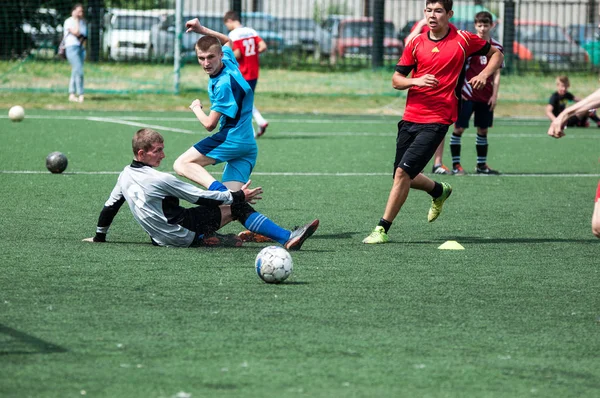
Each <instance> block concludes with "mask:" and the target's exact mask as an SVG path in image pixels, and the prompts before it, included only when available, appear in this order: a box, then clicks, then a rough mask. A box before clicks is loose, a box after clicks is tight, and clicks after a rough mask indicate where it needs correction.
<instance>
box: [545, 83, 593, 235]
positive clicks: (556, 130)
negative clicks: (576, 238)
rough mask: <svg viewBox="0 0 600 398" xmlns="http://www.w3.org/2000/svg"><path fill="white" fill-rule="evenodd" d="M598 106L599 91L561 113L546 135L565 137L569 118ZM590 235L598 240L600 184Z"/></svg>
mask: <svg viewBox="0 0 600 398" xmlns="http://www.w3.org/2000/svg"><path fill="white" fill-rule="evenodd" d="M599 106H600V89H599V90H596V91H594V92H593V93H591V94H590V95H588V96H587V97H585V98H584V99H582V100H581V101H579V102H577V103H576V104H573V105H571V106H570V107H568V108H566V109H565V110H564V111H562V112H561V113H560V114H559V115H558V116H557V117H556V119H554V120H553V121H552V123H551V124H550V128H549V129H548V135H549V136H551V137H554V138H561V137H564V136H565V132H564V129H565V126H566V125H567V122H568V121H569V119H570V118H572V117H573V116H577V115H584V114H586V113H587V112H588V111H589V110H590V109H594V108H597V107H599ZM592 233H593V234H594V235H595V236H597V237H598V238H600V183H599V184H598V188H597V190H596V200H595V204H594V214H593V215H592Z"/></svg>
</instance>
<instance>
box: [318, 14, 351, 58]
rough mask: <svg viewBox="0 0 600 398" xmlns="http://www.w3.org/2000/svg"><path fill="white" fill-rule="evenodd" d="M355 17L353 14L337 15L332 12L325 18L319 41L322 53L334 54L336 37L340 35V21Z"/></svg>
mask: <svg viewBox="0 0 600 398" xmlns="http://www.w3.org/2000/svg"><path fill="white" fill-rule="evenodd" d="M348 18H353V17H352V16H351V15H336V14H332V15H329V16H328V17H327V19H325V20H324V21H323V22H322V24H321V27H322V30H321V32H320V37H319V39H318V40H319V43H320V46H321V54H324V55H331V54H333V48H334V47H335V45H334V37H336V36H337V35H338V31H339V26H340V22H341V21H343V20H344V19H348Z"/></svg>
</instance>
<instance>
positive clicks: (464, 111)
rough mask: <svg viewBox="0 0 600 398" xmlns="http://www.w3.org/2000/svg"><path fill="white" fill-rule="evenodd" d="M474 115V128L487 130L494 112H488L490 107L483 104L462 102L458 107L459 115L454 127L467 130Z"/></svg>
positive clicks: (490, 125) (492, 120) (492, 119)
mask: <svg viewBox="0 0 600 398" xmlns="http://www.w3.org/2000/svg"><path fill="white" fill-rule="evenodd" d="M473 113H475V122H474V125H475V127H479V128H480V129H484V130H485V129H487V128H489V127H492V123H493V122H494V111H491V110H490V106H489V105H488V104H487V103H485V102H475V101H463V102H462V105H461V107H460V114H459V115H458V120H457V121H456V124H455V126H456V127H458V128H463V129H468V128H469V120H470V119H471V115H472V114H473Z"/></svg>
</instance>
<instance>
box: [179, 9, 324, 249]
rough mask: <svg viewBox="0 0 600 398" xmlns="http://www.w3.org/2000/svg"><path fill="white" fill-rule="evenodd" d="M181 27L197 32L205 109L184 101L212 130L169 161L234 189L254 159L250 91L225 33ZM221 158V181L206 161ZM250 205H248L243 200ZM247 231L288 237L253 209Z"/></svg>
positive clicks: (194, 23)
mask: <svg viewBox="0 0 600 398" xmlns="http://www.w3.org/2000/svg"><path fill="white" fill-rule="evenodd" d="M186 27H187V31H186V32H196V33H199V34H201V35H203V37H201V38H200V39H199V40H198V42H197V43H196V46H195V48H196V55H197V58H198V63H199V64H200V66H201V67H202V69H204V71H205V72H206V73H207V74H208V76H209V81H208V98H209V100H210V103H211V107H210V112H209V114H208V115H207V114H206V113H204V109H203V105H202V102H201V101H200V100H199V99H196V100H194V101H193V102H192V104H191V105H190V109H191V110H192V111H193V112H194V114H195V115H196V117H197V118H198V120H199V121H200V123H201V124H202V125H203V126H204V127H205V128H206V130H208V131H210V132H212V131H213V130H215V129H216V128H217V126H219V128H218V131H217V132H216V133H215V134H213V135H211V136H209V137H207V138H204V139H203V140H201V141H199V142H198V143H196V144H195V145H194V146H193V147H191V148H190V149H188V150H187V151H186V152H184V153H183V154H182V155H181V156H179V158H177V160H176V161H175V163H174V164H173V168H174V169H175V171H176V172H177V174H179V175H181V176H184V177H187V178H189V179H190V180H192V181H194V182H196V183H198V184H200V185H202V186H204V187H206V188H208V189H209V190H214V191H225V190H231V191H238V190H240V188H241V187H242V186H243V185H244V184H245V183H246V182H248V181H249V180H250V174H251V173H252V169H253V168H254V165H255V164H256V157H257V154H258V148H257V146H256V140H255V138H254V128H253V127H252V108H253V105H254V92H253V91H252V89H251V88H250V85H249V84H248V82H247V81H246V79H244V77H243V76H242V73H241V72H240V70H239V65H238V63H237V61H236V59H235V55H234V53H233V51H232V50H231V48H230V45H231V43H230V41H229V37H228V36H227V35H224V34H222V33H220V32H216V31H214V30H212V29H208V28H207V27H205V26H202V24H201V23H200V21H199V20H198V18H195V19H193V20H190V21H187V22H186ZM219 163H225V168H224V170H223V179H222V183H221V182H219V181H217V180H216V179H215V178H214V177H213V176H212V175H211V174H210V173H209V172H208V171H207V170H206V168H205V167H206V166H208V165H214V164H219ZM247 206H250V205H247ZM244 226H245V227H246V228H248V230H250V231H251V232H253V234H245V235H242V237H243V238H244V237H245V236H250V238H247V237H246V238H245V239H244V240H246V241H251V240H258V239H256V236H257V234H258V235H263V236H267V237H269V238H271V239H273V240H275V241H277V242H279V243H281V244H282V245H287V243H286V242H289V240H290V231H288V230H286V229H284V228H281V227H280V226H278V225H277V224H275V223H274V222H272V221H271V220H270V219H268V218H267V217H265V216H264V215H263V214H260V213H258V212H253V213H252V214H251V215H250V216H249V217H248V219H247V220H246V221H245V222H244ZM318 226H319V220H314V221H312V222H310V223H308V224H306V225H304V226H303V227H301V228H299V229H298V230H295V231H292V234H296V235H300V236H302V241H304V239H306V238H308V237H309V236H311V235H312V234H313V233H314V232H315V231H316V229H317V228H318Z"/></svg>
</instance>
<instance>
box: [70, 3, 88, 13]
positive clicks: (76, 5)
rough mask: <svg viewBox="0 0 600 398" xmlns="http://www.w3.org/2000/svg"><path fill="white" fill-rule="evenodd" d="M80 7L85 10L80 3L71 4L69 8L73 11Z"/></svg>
mask: <svg viewBox="0 0 600 398" xmlns="http://www.w3.org/2000/svg"><path fill="white" fill-rule="evenodd" d="M79 7H81V8H82V9H84V10H85V8H83V4H81V3H75V5H74V6H73V8H71V12H73V11H75V9H76V8H79Z"/></svg>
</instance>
